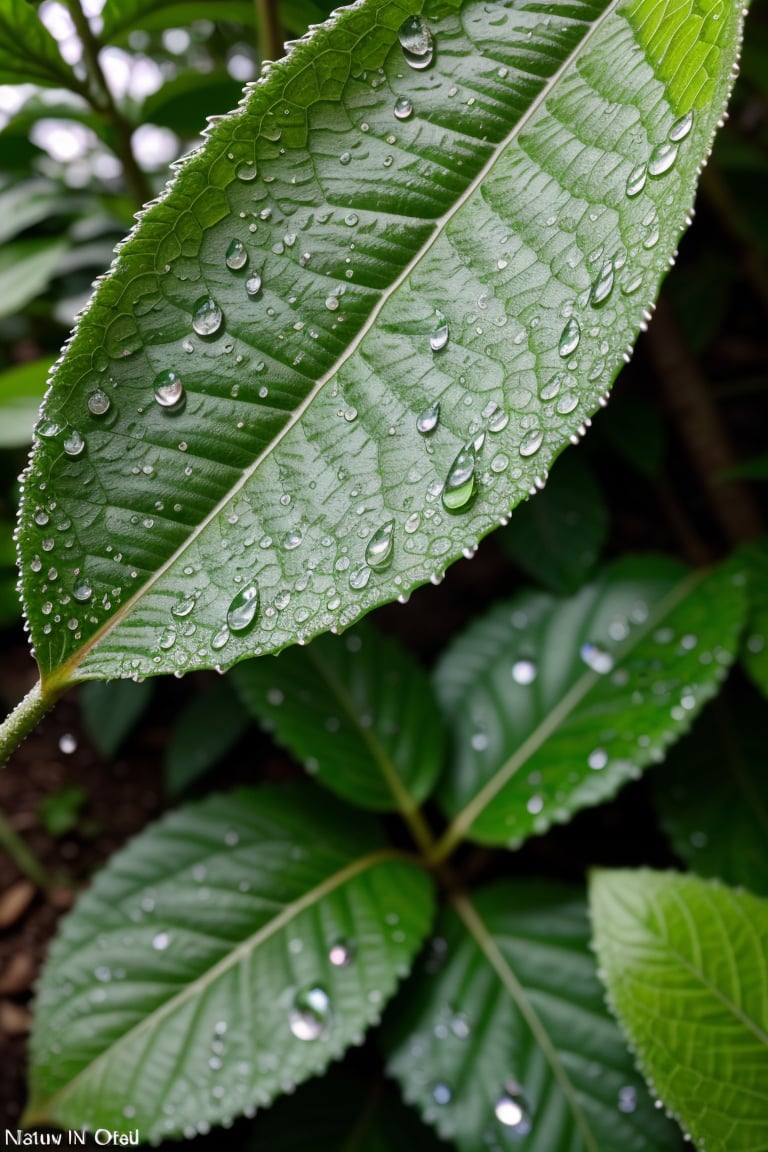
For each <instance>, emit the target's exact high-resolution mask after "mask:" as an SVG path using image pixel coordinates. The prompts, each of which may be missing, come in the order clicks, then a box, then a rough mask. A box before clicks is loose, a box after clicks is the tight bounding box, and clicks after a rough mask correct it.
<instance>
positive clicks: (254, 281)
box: [245, 272, 261, 296]
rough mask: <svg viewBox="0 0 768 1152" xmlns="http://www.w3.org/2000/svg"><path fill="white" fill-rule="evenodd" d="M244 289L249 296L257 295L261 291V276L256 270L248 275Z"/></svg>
mask: <svg viewBox="0 0 768 1152" xmlns="http://www.w3.org/2000/svg"><path fill="white" fill-rule="evenodd" d="M245 290H246V292H247V293H248V295H249V296H258V294H259V292H261V276H259V274H258V272H254V273H253V275H252V276H249V277H248V279H247V280H246V282H245Z"/></svg>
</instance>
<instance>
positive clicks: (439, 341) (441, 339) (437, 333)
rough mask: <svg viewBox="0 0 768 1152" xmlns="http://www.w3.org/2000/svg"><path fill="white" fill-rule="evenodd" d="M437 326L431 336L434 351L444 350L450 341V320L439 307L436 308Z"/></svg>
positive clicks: (431, 346) (430, 340)
mask: <svg viewBox="0 0 768 1152" xmlns="http://www.w3.org/2000/svg"><path fill="white" fill-rule="evenodd" d="M435 316H436V317H437V328H435V330H434V332H433V333H432V335H431V336H430V338H429V346H430V348H431V349H432V351H433V352H442V350H443V348H445V346H446V344H447V343H448V321H447V320H446V318H445V316H444V315H443V313H442V312H441V311H440V310H439V308H436V309H435Z"/></svg>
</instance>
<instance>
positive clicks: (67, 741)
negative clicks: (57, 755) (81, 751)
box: [59, 732, 77, 756]
mask: <svg viewBox="0 0 768 1152" xmlns="http://www.w3.org/2000/svg"><path fill="white" fill-rule="evenodd" d="M59 752H63V753H64V755H65V756H71V755H72V753H73V752H77V739H76V738H75V737H74V736H73V735H72V733H71V732H65V733H64V734H63V735H62V736H59Z"/></svg>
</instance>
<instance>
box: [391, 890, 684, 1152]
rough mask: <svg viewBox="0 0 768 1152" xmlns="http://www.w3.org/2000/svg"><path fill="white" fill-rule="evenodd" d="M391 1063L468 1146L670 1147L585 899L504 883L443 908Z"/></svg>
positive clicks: (444, 1132)
mask: <svg viewBox="0 0 768 1152" xmlns="http://www.w3.org/2000/svg"><path fill="white" fill-rule="evenodd" d="M437 932H438V936H437V942H438V943H439V950H435V951H433V953H432V954H431V956H430V957H429V959H428V961H427V967H426V970H425V972H424V974H423V975H421V976H420V977H419V978H418V979H414V980H413V981H412V983H411V984H409V986H408V987H407V989H406V990H405V991H404V993H403V995H402V996H401V998H400V1000H399V1002H398V1007H399V1009H400V1012H399V1015H398V1019H397V1020H396V1021H395V1022H394V1025H393V1036H392V1039H391V1048H392V1050H391V1055H390V1059H389V1069H390V1071H391V1072H392V1074H393V1075H394V1076H396V1078H397V1079H398V1081H399V1082H400V1085H401V1087H402V1090H403V1093H404V1095H405V1097H406V1099H407V1100H409V1101H411V1102H412V1103H413V1104H416V1105H417V1106H418V1108H419V1109H420V1110H421V1112H422V1114H423V1115H424V1117H425V1119H427V1120H428V1121H429V1122H430V1123H431V1124H433V1125H434V1126H435V1127H436V1129H437V1131H438V1132H439V1133H440V1135H441V1136H443V1137H444V1138H445V1139H450V1140H453V1141H454V1143H455V1145H456V1147H457V1148H458V1149H460V1152H486V1150H487V1149H488V1148H494V1149H496V1150H497V1152H506V1150H510V1152H511V1150H513V1149H518V1148H520V1147H525V1148H526V1149H529V1150H530V1152H566V1150H567V1152H608V1150H609V1149H610V1150H611V1152H613V1150H616V1149H626V1150H627V1152H630V1150H631V1152H666V1150H669V1152H672V1150H674V1149H676V1148H677V1147H678V1146H679V1134H678V1133H676V1131H675V1130H674V1128H673V1127H672V1126H671V1125H670V1124H669V1123H668V1122H667V1121H666V1120H665V1119H664V1118H663V1117H662V1116H661V1115H660V1114H659V1113H658V1112H657V1111H656V1109H655V1108H654V1107H653V1103H652V1102H651V1100H650V1098H649V1097H648V1094H647V1092H646V1090H645V1088H644V1085H643V1083H642V1080H641V1078H640V1076H639V1075H638V1073H637V1072H636V1070H635V1068H634V1065H633V1062H632V1058H631V1056H630V1055H629V1053H628V1052H627V1050H626V1047H625V1045H624V1041H623V1038H622V1036H621V1033H620V1032H619V1029H618V1028H617V1027H616V1025H615V1024H614V1023H613V1021H612V1020H611V1019H610V1016H609V1014H608V1012H607V1009H606V1008H605V1004H604V1000H603V992H602V989H601V986H600V982H599V980H598V978H597V974H596V972H595V964H594V958H593V956H592V955H591V954H590V952H589V948H588V939H589V927H588V923H587V917H586V909H585V907H584V901H583V899H582V898H581V897H580V896H578V895H577V894H576V893H574V892H572V891H569V890H567V889H563V888H561V887H559V886H555V885H545V884H536V883H531V882H526V883H525V884H521V883H510V882H506V883H500V884H497V885H494V886H493V887H491V888H488V889H485V890H484V891H481V892H479V893H477V895H476V896H473V897H472V900H471V901H470V900H469V899H464V898H461V899H460V900H459V901H457V903H456V907H455V909H450V910H447V911H446V913H445V914H444V915H443V916H442V917H441V919H440V921H439V923H438V927H437Z"/></svg>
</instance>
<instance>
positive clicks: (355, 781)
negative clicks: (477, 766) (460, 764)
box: [232, 625, 445, 812]
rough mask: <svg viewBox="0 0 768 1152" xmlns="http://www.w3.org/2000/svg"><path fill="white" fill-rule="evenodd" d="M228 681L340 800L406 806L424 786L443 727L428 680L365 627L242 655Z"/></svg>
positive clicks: (440, 748) (437, 764) (434, 768)
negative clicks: (274, 651)
mask: <svg viewBox="0 0 768 1152" xmlns="http://www.w3.org/2000/svg"><path fill="white" fill-rule="evenodd" d="M232 679H233V682H234V684H235V687H236V688H237V691H238V692H239V694H240V698H241V700H242V701H243V703H244V704H245V706H246V707H247V708H248V710H249V711H250V712H251V713H252V714H253V715H254V716H257V717H258V718H259V719H260V720H261V721H262V723H263V724H264V725H265V726H267V727H269V728H270V729H273V730H274V732H275V735H276V737H277V739H278V740H279V741H280V743H281V744H284V745H285V746H286V747H287V748H289V749H290V750H291V752H293V753H294V755H296V756H297V757H298V758H299V759H300V760H301V761H302V763H303V764H305V766H306V767H307V769H308V770H309V771H310V772H312V773H313V774H314V773H317V776H318V778H319V779H320V780H321V781H322V782H323V783H324V784H326V785H327V786H328V787H329V788H331V789H332V790H333V791H334V792H337V793H338V794H339V795H340V796H343V797H344V798H345V799H347V800H351V801H352V802H353V803H355V804H359V805H360V806H361V807H363V808H371V809H374V810H378V811H387V810H395V809H397V810H399V811H401V812H403V811H407V812H413V811H414V810H415V809H416V808H417V807H418V805H419V804H420V803H421V802H422V800H424V799H425V798H426V797H427V796H428V795H429V794H430V792H431V791H432V788H433V786H434V783H435V780H436V779H437V775H438V773H439V772H440V769H441V768H442V766H443V755H444V748H445V729H444V726H443V724H442V723H441V721H440V718H439V716H438V714H437V705H436V703H435V700H434V695H433V692H432V686H431V684H430V681H429V678H428V677H427V675H426V673H425V672H424V671H423V669H422V668H420V666H419V664H418V663H417V661H416V660H415V659H414V658H413V657H412V656H411V655H409V653H408V652H406V651H405V650H404V649H403V648H401V647H400V646H399V645H398V644H397V643H396V642H395V641H394V640H392V639H388V638H386V637H384V636H381V635H380V634H379V633H378V632H376V631H375V629H373V628H371V627H370V626H365V625H361V626H360V627H358V628H356V629H355V631H354V632H353V633H350V634H349V635H347V636H344V637H343V638H342V637H338V636H322V637H319V638H318V639H317V640H315V641H314V642H313V643H312V644H311V645H310V646H309V648H307V649H305V650H301V649H289V650H288V651H286V652H283V653H282V654H281V655H280V656H279V657H278V658H277V660H276V661H275V660H249V661H247V662H245V663H243V664H241V665H240V666H239V667H237V668H235V669H234V670H233V672H232Z"/></svg>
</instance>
